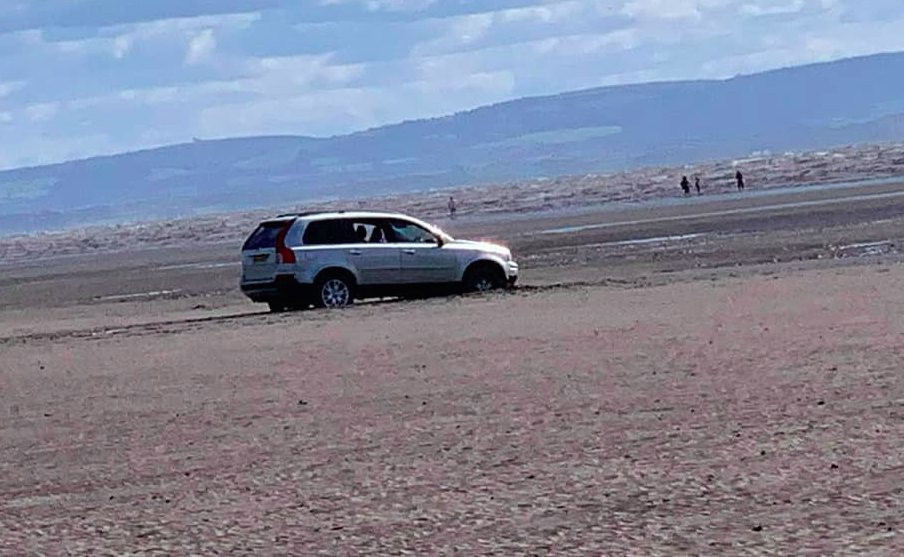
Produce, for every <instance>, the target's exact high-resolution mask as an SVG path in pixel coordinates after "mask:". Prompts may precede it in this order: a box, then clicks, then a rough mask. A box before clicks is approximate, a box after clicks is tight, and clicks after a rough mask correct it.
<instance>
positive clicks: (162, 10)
mask: <svg viewBox="0 0 904 557" xmlns="http://www.w3.org/2000/svg"><path fill="white" fill-rule="evenodd" d="M902 29H904V2H901V1H900V0H570V1H569V0H565V1H555V0H547V1H544V0H294V1H289V0H153V1H144V0H141V1H139V0H0V60H2V63H0V168H11V167H16V166H23V165H34V164H42V163H47V162H54V161H61V160H66V159H72V158H81V157H86V156H91V155H95V154H106V153H115V152H121V151H127V150H133V149H137V148H144V147H152V146H158V145H164V144H169V143H176V142H184V141H190V140H191V138H193V137H201V138H217V137H229V136H238V135H257V134H298V135H332V134H337V133H344V132H348V131H353V130H358V129H362V128H367V127H372V126H377V125H380V124H385V123H390V122H396V121H400V120H405V119H413V118H420V117H427V116H436V115H441V114H446V113H450V112H455V111H459V110H464V109H468V108H472V107H475V106H477V105H482V104H488V103H493V102H498V101H502V100H507V99H512V98H517V97H521V96H527V95H538V94H549V93H556V92H560V91H566V90H571V89H577V88H584V87H593V86H600V85H610V84H621V83H631V82H640V81H650V80H662V79H686V78H722V77H730V76H732V75H736V74H738V73H751V72H756V71H760V70H764V69H770V68H775V67H781V66H788V65H796V64H800V63H806V62H813V61H824V60H831V59H836V58H842V57H847V56H854V55H861V54H870V53H875V52H885V51H895V50H904V32H902Z"/></svg>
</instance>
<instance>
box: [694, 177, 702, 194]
mask: <svg viewBox="0 0 904 557" xmlns="http://www.w3.org/2000/svg"><path fill="white" fill-rule="evenodd" d="M694 187H695V188H697V195H700V193H702V192H701V191H700V177H699V176H695V177H694Z"/></svg>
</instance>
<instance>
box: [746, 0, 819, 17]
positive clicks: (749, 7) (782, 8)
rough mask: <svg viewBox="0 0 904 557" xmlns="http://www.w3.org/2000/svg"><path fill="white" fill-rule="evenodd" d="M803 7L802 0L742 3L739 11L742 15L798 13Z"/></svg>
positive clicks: (757, 15) (759, 15)
mask: <svg viewBox="0 0 904 557" xmlns="http://www.w3.org/2000/svg"><path fill="white" fill-rule="evenodd" d="M803 9H804V0H792V1H791V2H787V3H780V4H774V3H773V4H767V5H763V3H762V2H761V3H759V4H744V5H743V6H741V13H742V14H744V15H749V16H754V17H761V16H767V15H788V14H796V13H800V11H801V10H803Z"/></svg>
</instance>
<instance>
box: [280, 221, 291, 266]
mask: <svg viewBox="0 0 904 557" xmlns="http://www.w3.org/2000/svg"><path fill="white" fill-rule="evenodd" d="M294 222H295V221H289V222H288V223H287V224H286V226H285V227H283V229H282V230H280V231H279V235H278V236H277V237H276V260H277V262H278V263H295V252H294V251H292V250H291V249H289V248H288V247H286V234H288V233H289V229H290V228H292V224H293V223H294Z"/></svg>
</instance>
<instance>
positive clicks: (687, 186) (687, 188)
mask: <svg viewBox="0 0 904 557" xmlns="http://www.w3.org/2000/svg"><path fill="white" fill-rule="evenodd" d="M681 190H682V191H684V195H690V194H691V183H690V182H689V181H688V179H687V176H683V177H682V178H681Z"/></svg>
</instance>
